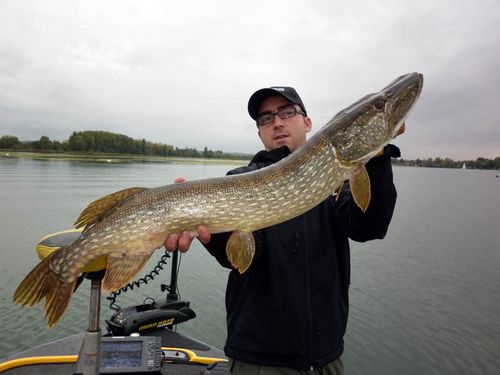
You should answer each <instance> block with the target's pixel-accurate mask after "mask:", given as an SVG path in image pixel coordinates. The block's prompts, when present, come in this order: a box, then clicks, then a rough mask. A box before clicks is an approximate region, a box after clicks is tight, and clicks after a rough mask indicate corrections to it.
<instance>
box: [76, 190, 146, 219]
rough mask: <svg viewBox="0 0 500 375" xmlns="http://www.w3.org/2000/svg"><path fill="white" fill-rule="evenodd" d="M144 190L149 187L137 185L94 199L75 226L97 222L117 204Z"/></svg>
mask: <svg viewBox="0 0 500 375" xmlns="http://www.w3.org/2000/svg"><path fill="white" fill-rule="evenodd" d="M144 190H147V188H142V187H139V188H137V187H136V188H129V189H124V190H120V191H117V192H115V193H113V194H109V195H106V196H105V197H102V198H100V199H98V200H95V201H93V202H92V203H90V204H89V205H88V206H87V207H86V208H85V209H84V210H83V211H82V213H81V214H80V216H78V219H76V222H75V228H81V227H83V226H85V227H89V226H91V225H93V224H95V223H97V222H98V221H100V220H101V219H102V218H103V217H104V216H106V215H107V214H108V213H109V212H111V211H112V210H113V208H115V207H116V205H117V204H119V203H120V202H123V201H124V200H125V199H128V198H130V197H131V196H133V195H135V194H137V193H140V192H141V191H144Z"/></svg>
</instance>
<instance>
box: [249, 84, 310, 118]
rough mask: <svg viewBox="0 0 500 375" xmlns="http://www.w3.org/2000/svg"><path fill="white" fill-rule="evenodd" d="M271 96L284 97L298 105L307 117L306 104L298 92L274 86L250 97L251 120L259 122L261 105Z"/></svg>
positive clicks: (290, 88) (291, 88)
mask: <svg viewBox="0 0 500 375" xmlns="http://www.w3.org/2000/svg"><path fill="white" fill-rule="evenodd" d="M271 96H282V97H283V98H285V99H286V100H288V101H290V102H292V103H294V104H298V105H299V106H300V108H301V109H302V111H303V112H304V115H305V116H307V112H306V108H305V107H304V103H302V99H300V96H299V94H297V91H295V89H294V88H293V87H287V86H273V87H269V88H264V89H260V90H257V91H255V92H254V93H253V95H252V96H251V97H250V99H249V100H248V113H249V114H250V117H251V118H253V119H254V120H255V121H257V116H258V115H259V108H260V105H261V104H262V102H263V101H264V100H266V99H267V98H270V97H271Z"/></svg>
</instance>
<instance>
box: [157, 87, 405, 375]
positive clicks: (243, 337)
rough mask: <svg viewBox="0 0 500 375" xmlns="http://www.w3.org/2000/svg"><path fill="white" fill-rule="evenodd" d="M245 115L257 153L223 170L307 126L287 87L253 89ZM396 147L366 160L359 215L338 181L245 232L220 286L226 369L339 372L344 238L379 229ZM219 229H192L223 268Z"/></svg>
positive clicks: (390, 193) (255, 165)
mask: <svg viewBox="0 0 500 375" xmlns="http://www.w3.org/2000/svg"><path fill="white" fill-rule="evenodd" d="M248 112H249V114H250V116H251V117H252V118H253V119H254V120H255V121H256V124H257V128H258V135H259V138H260V140H261V141H262V143H263V145H264V147H265V150H264V151H260V152H259V153H257V154H256V155H255V156H254V157H253V159H252V161H251V162H250V164H249V165H248V166H247V167H240V168H237V169H234V170H232V171H230V172H228V174H238V173H245V172H248V171H252V170H256V169H260V168H264V167H266V166H269V165H271V164H273V163H275V162H277V161H279V160H281V159H282V158H284V157H286V156H287V155H289V154H290V153H291V152H294V151H295V150H297V149H298V148H299V147H300V146H301V145H302V144H304V143H305V142H306V135H307V133H309V132H310V131H311V128H312V121H311V119H310V118H309V117H308V116H307V112H306V108H305V106H304V103H303V102H302V100H301V98H300V97H299V95H298V94H297V92H296V91H295V90H294V89H293V88H291V87H272V88H265V89H261V90H258V91H256V92H255V93H254V94H253V95H252V96H251V97H250V100H249V102H248ZM402 129H403V130H402V131H404V127H403V128H402ZM402 131H401V132H402ZM391 153H394V154H395V155H391ZM397 153H398V150H397V148H396V147H395V146H388V147H386V148H385V149H384V151H383V152H382V153H381V154H380V155H379V156H377V157H375V158H373V159H372V160H370V161H369V162H368V163H367V165H366V168H367V170H368V173H369V175H370V179H371V189H372V198H371V202H370V205H369V207H368V209H367V211H366V213H364V214H363V213H362V212H361V210H360V209H359V208H358V207H357V205H356V204H355V203H354V200H353V199H352V197H351V195H350V193H349V191H348V186H347V187H345V188H344V191H343V192H342V193H341V194H340V196H339V197H338V199H335V197H334V195H333V194H332V196H330V197H329V198H327V199H326V200H325V201H323V202H322V203H320V204H319V205H318V206H316V207H314V208H313V209H311V210H310V211H308V212H306V213H304V214H303V215H301V216H299V217H297V218H294V219H292V220H289V221H287V222H284V223H281V224H277V225H274V226H272V227H269V228H265V229H262V230H259V231H256V232H254V238H255V243H256V253H255V256H254V259H253V261H252V264H251V265H250V267H249V269H248V270H247V271H246V272H245V273H243V274H240V273H239V272H238V271H237V270H234V269H233V270H232V271H231V273H230V274H229V278H228V283H227V289H226V310H227V334H228V336H227V341H226V345H225V347H224V350H225V353H226V355H227V356H228V357H229V358H230V359H231V365H230V366H231V372H232V374H233V375H240V374H243V375H259V374H260V375H262V373H264V374H278V373H282V374H285V373H286V374H292V373H294V374H298V373H306V372H307V373H314V374H323V373H326V374H342V373H343V365H342V362H341V360H340V356H341V354H342V352H343V346H344V345H343V336H344V334H345V330H346V325H347V315H348V288H349V281H350V255H349V242H348V238H350V239H352V240H355V241H361V242H364V241H368V240H372V239H376V238H383V237H384V236H385V234H386V231H387V228H388V226H389V223H390V220H391V217H392V213H393V210H394V205H395V202H396V190H395V187H394V184H393V182H392V169H391V162H390V157H391V156H399V155H396V154H397ZM229 235H230V233H220V234H214V235H210V233H209V231H208V230H207V228H206V227H204V226H200V227H199V228H198V238H199V239H200V241H201V242H202V243H204V246H205V247H206V248H207V250H208V251H209V252H210V253H211V254H212V255H213V256H214V257H215V258H216V259H217V261H218V262H219V263H220V264H221V265H222V266H224V267H228V268H231V265H230V263H229V261H228V259H227V257H226V253H225V247H226V242H227V239H228V238H229ZM191 241H192V238H190V237H189V234H188V233H187V232H186V233H181V234H180V235H179V234H174V235H170V236H169V237H168V238H167V240H166V242H165V245H166V247H167V249H169V250H175V249H176V248H178V249H179V250H180V251H186V250H187V249H188V248H189V246H190V244H191Z"/></svg>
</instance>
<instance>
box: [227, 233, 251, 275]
mask: <svg viewBox="0 0 500 375" xmlns="http://www.w3.org/2000/svg"><path fill="white" fill-rule="evenodd" d="M226 254H227V258H228V259H229V262H231V265H232V266H233V267H234V268H236V269H238V271H239V272H240V273H244V272H245V271H246V270H247V269H248V267H250V264H251V263H252V259H253V256H254V254H255V240H254V238H253V234H252V232H244V231H238V230H237V231H234V232H233V233H232V234H231V236H230V237H229V239H228V241H227V244H226Z"/></svg>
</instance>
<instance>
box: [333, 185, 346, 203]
mask: <svg viewBox="0 0 500 375" xmlns="http://www.w3.org/2000/svg"><path fill="white" fill-rule="evenodd" d="M344 184H345V181H342V182H341V183H340V185H339V187H338V188H337V190H336V191H335V202H338V200H339V198H340V193H342V189H343V188H344Z"/></svg>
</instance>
